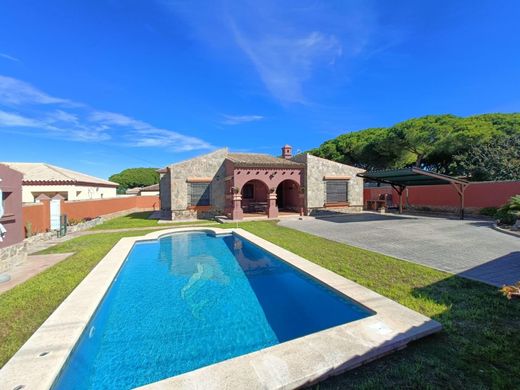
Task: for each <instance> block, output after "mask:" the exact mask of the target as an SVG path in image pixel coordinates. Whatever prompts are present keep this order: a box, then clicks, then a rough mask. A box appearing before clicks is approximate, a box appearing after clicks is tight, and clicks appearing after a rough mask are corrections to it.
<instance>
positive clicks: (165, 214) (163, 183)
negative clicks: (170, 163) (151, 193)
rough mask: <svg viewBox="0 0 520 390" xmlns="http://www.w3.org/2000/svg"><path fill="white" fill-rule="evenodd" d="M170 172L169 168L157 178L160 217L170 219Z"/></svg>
mask: <svg viewBox="0 0 520 390" xmlns="http://www.w3.org/2000/svg"><path fill="white" fill-rule="evenodd" d="M171 193H172V190H171V173H170V170H169V168H168V169H166V172H164V173H161V174H160V179H159V197H160V199H161V218H162V219H171V216H172V214H171V202H172V197H171V196H172V195H171Z"/></svg>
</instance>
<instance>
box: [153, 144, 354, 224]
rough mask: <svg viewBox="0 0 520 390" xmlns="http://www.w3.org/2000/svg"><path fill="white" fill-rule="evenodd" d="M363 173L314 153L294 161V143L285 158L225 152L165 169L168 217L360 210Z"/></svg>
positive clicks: (164, 196) (163, 189)
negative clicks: (361, 174)
mask: <svg viewBox="0 0 520 390" xmlns="http://www.w3.org/2000/svg"><path fill="white" fill-rule="evenodd" d="M361 172H363V170H362V169H359V168H356V167H353V166H350V165H346V164H341V163H337V162H334V161H330V160H326V159H323V158H319V157H315V156H312V155H310V154H308V153H303V154H299V155H296V156H294V157H293V156H292V147H291V146H289V145H285V146H284V147H282V154H281V156H280V157H274V156H271V155H267V154H258V153H231V152H229V150H228V149H227V148H223V149H219V150H216V151H214V152H212V153H209V154H205V155H202V156H198V157H195V158H193V159H190V160H187V161H183V162H179V163H175V164H171V165H169V166H167V167H165V168H163V169H161V170H159V173H160V197H161V211H162V216H163V218H164V219H172V220H176V219H191V218H197V217H203V218H204V217H214V216H218V215H226V216H227V217H228V218H230V219H232V220H241V219H243V218H244V216H259V215H266V216H267V217H268V218H276V217H278V216H279V214H280V213H295V214H300V215H314V214H317V213H320V212H323V211H324V210H327V209H331V208H332V209H334V211H341V212H357V211H361V210H362V207H363V179H362V178H361V177H358V176H357V175H358V174H359V173H361Z"/></svg>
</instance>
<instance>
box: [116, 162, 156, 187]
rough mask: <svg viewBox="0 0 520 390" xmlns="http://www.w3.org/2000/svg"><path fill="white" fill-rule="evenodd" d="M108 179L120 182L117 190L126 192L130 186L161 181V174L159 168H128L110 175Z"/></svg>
mask: <svg viewBox="0 0 520 390" xmlns="http://www.w3.org/2000/svg"><path fill="white" fill-rule="evenodd" d="M108 180H110V181H113V182H115V183H119V187H118V189H117V190H118V192H119V193H124V192H125V191H126V190H127V189H128V188H134V187H146V186H151V185H152V184H157V183H159V174H158V173H157V168H128V169H125V170H123V171H121V172H119V173H116V174H114V175H112V176H110V177H109V178H108Z"/></svg>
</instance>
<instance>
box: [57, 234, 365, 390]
mask: <svg viewBox="0 0 520 390" xmlns="http://www.w3.org/2000/svg"><path fill="white" fill-rule="evenodd" d="M369 315H372V312H370V311H368V310H367V309H365V308H363V307H361V306H360V305H358V304H356V303H355V302H353V301H351V300H349V299H348V298H346V297H344V296H342V295H339V294H338V293H335V292H334V291H333V290H331V289H330V288H328V287H326V286H325V285H323V284H321V283H319V282H317V281H316V280H314V279H312V278H311V277H309V276H307V275H306V274H304V273H302V272H300V271H298V270H297V269H296V268H293V267H292V266H290V265H288V264H287V263H285V262H283V261H282V260H279V259H278V258H276V257H275V256H273V255H271V254H269V253H268V252H266V251H265V250H263V249H262V248H260V247H258V246H256V245H254V244H252V243H250V242H248V241H246V240H244V239H241V238H239V237H238V236H236V235H233V234H229V235H224V236H220V235H219V236H213V235H210V234H207V233H205V232H189V233H177V234H173V235H170V236H166V237H163V238H161V239H159V240H155V241H142V242H138V243H136V244H135V245H134V247H133V248H132V250H131V252H130V253H129V255H128V257H127V259H126V260H125V262H124V264H123V266H122V267H121V270H120V271H119V273H118V275H117V277H116V279H115V280H114V282H113V283H112V285H111V287H110V289H109V291H108V292H107V294H106V296H105V297H104V299H103V301H102V302H101V304H100V306H99V307H98V310H97V311H96V313H95V315H94V316H93V318H92V320H91V321H90V323H89V325H88V326H87V328H86V329H85V331H84V332H83V335H82V337H81V338H80V340H79V342H78V344H77V346H76V348H75V350H74V351H73V353H72V354H71V356H70V358H69V360H68V362H67V364H66V365H65V367H64V369H63V372H62V374H61V375H60V377H59V378H58V380H57V382H56V384H55V386H54V388H55V389H67V390H70V389H129V388H133V387H136V386H140V385H144V384H148V383H151V382H155V381H158V380H161V379H164V378H168V377H171V376H174V375H178V374H182V373H185V372H188V371H191V370H194V369H196V368H200V367H203V366H206V365H209V364H212V363H216V362H219V361H222V360H226V359H229V358H232V357H235V356H239V355H243V354H246V353H249V352H253V351H257V350H260V349H262V348H266V347H269V346H272V345H275V344H279V343H282V342H284V341H288V340H291V339H294V338H297V337H301V336H305V335H307V334H310V333H314V332H318V331H321V330H323V329H327V328H330V327H333V326H336V325H340V324H344V323H347V322H350V321H355V320H358V319H361V318H364V317H367V316H369Z"/></svg>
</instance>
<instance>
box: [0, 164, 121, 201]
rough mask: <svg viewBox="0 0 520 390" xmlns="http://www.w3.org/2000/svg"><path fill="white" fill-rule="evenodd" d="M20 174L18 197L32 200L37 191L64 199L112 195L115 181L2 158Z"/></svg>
mask: <svg viewBox="0 0 520 390" xmlns="http://www.w3.org/2000/svg"><path fill="white" fill-rule="evenodd" d="M0 164H4V165H6V166H8V167H9V168H11V169H14V170H15V171H18V172H20V173H21V174H22V175H23V181H22V201H23V202H24V203H33V202H35V201H36V198H37V197H38V196H40V195H42V194H43V195H46V196H48V197H49V198H52V197H54V196H55V195H61V196H62V197H63V198H64V199H65V200H88V199H102V198H113V197H115V196H116V189H117V187H118V184H117V183H113V182H111V181H108V180H104V179H99V178H97V177H94V176H90V175H86V174H84V173H80V172H76V171H72V170H70V169H66V168H61V167H57V166H54V165H51V164H46V163H20V162H3V163H0Z"/></svg>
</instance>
